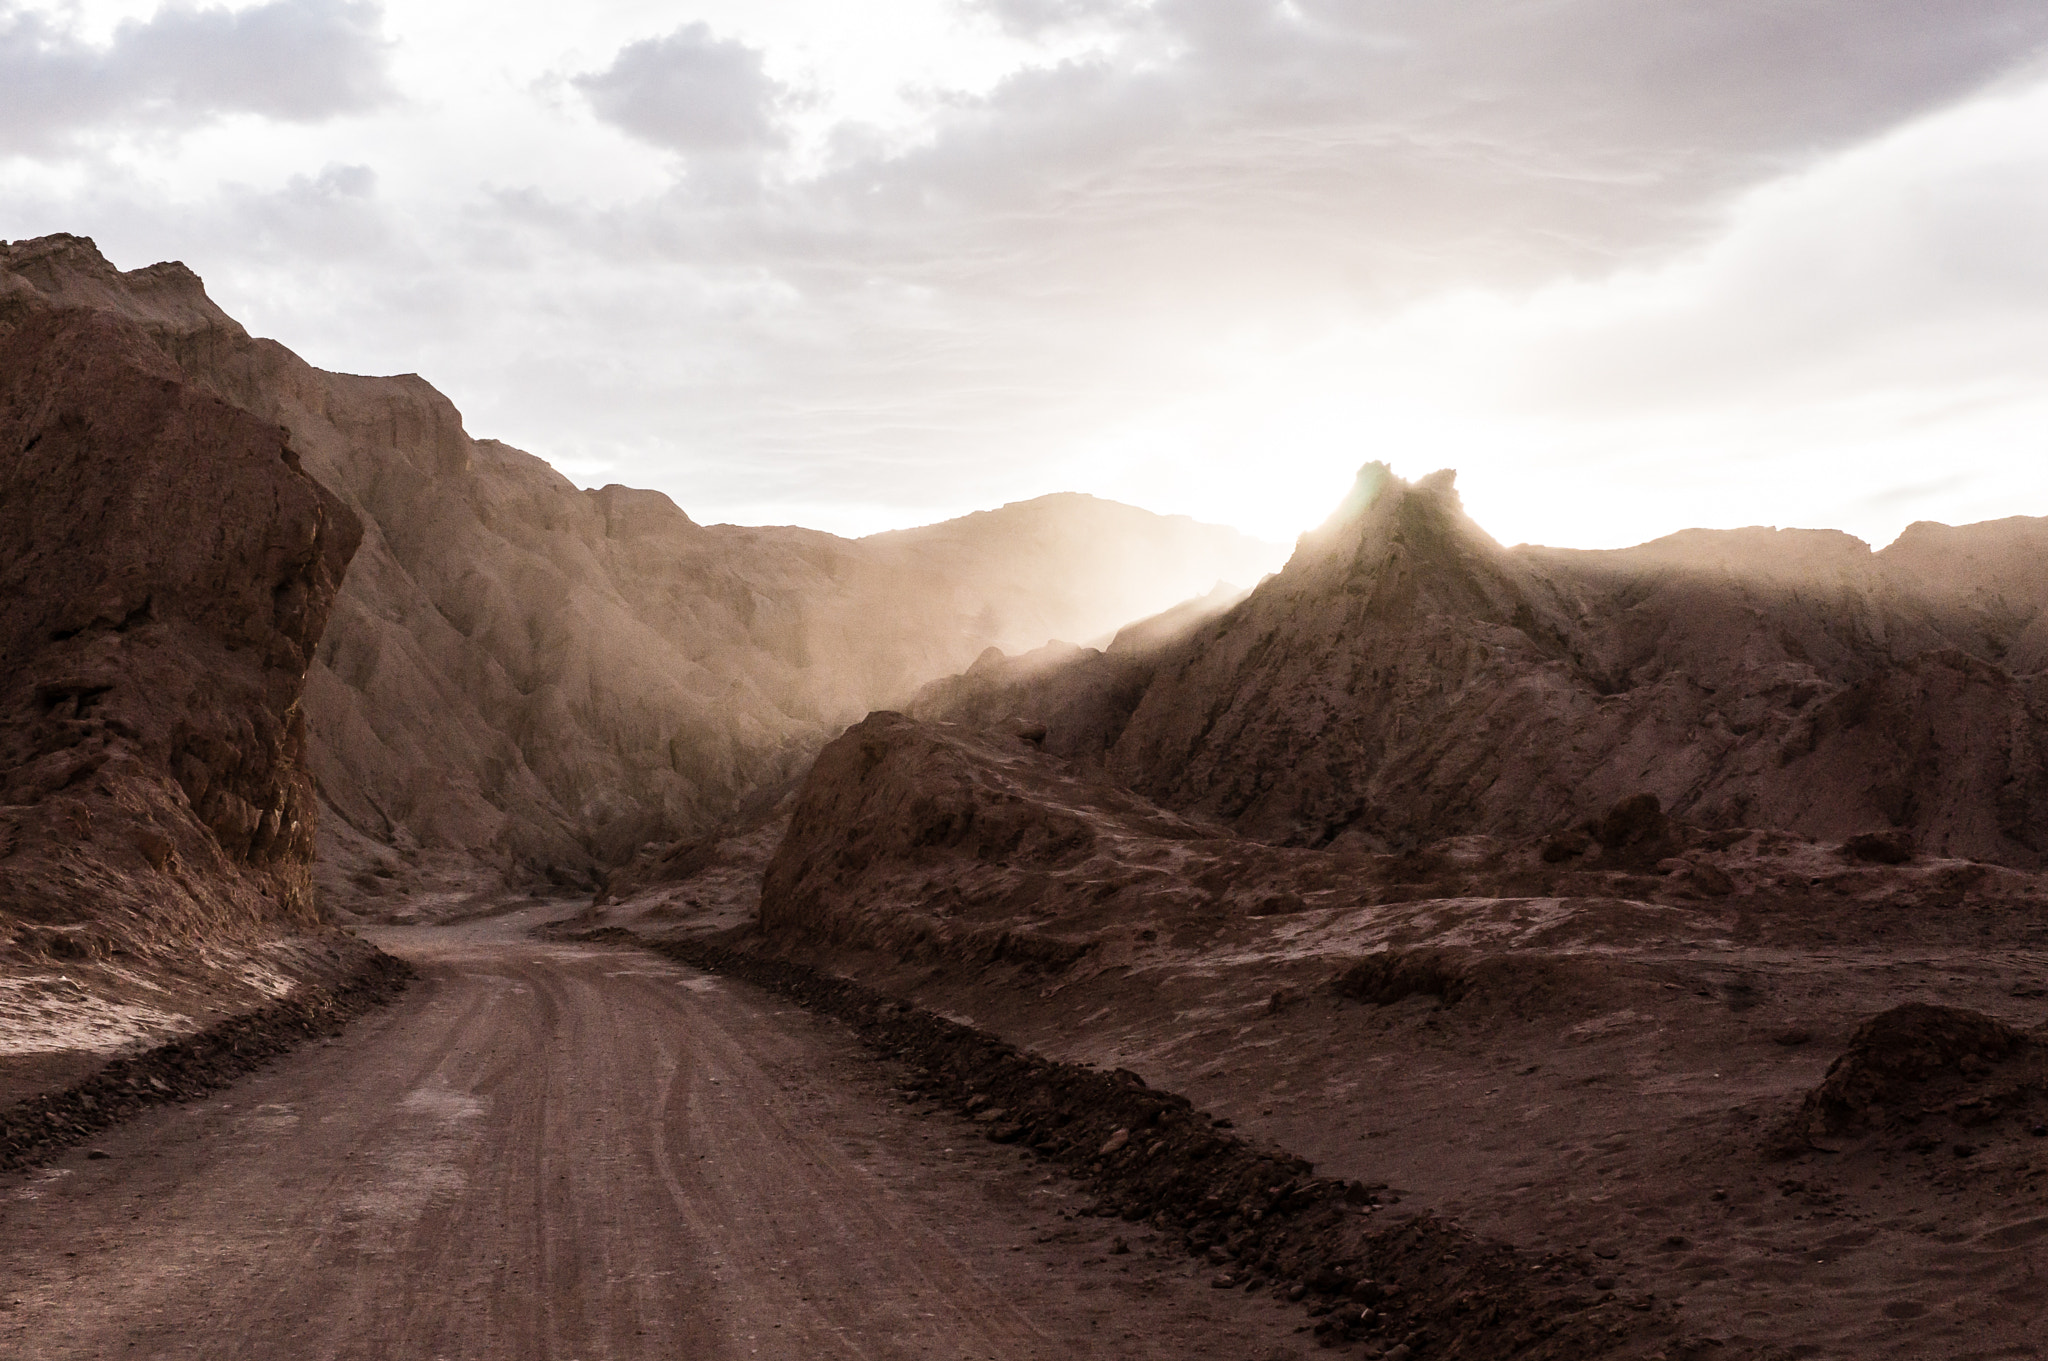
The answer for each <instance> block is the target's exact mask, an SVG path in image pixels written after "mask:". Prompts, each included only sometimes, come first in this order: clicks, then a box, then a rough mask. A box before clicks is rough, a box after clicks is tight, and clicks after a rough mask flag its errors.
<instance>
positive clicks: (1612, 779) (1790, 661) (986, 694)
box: [914, 465, 2048, 868]
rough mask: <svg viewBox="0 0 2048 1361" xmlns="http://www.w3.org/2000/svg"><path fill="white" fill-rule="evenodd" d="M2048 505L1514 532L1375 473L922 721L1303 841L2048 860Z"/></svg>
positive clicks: (933, 691) (978, 677)
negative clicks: (1880, 841) (1716, 839)
mask: <svg viewBox="0 0 2048 1361" xmlns="http://www.w3.org/2000/svg"><path fill="white" fill-rule="evenodd" d="M2044 583H2048V520H2036V519H2013V520H2006V521H1999V522H1996V523H1992V524H1986V525H1973V526H1966V527H1962V528H1950V527H1947V526H1938V525H1916V526H1914V527H1913V528H1912V529H1911V530H1909V531H1908V532H1907V533H1906V534H1905V535H1904V536H1902V537H1901V538H1900V540H1899V541H1898V542H1897V543H1896V544H1894V545H1892V546H1891V547H1889V548H1887V549H1885V550H1884V551H1883V552H1880V553H1872V552H1871V551H1870V550H1869V548H1868V546H1867V545H1865V544H1863V543H1862V542H1861V541H1859V540H1856V539H1853V538H1850V537H1849V536H1847V535H1844V534H1839V533H1833V532H1828V531H1796V530H1769V529H1749V530H1737V531H1728V532H1710V531H1689V532H1687V533H1684V534H1679V535H1674V536H1672V537H1671V538H1668V539H1663V540H1659V541H1657V542H1655V543H1650V544H1645V545H1642V546H1641V547H1638V548H1632V549H1626V550H1620V551H1613V552H1572V551H1562V550H1553V549H1543V548H1532V547H1521V548H1513V549H1509V548H1503V547H1502V546H1500V545H1499V544H1496V543H1495V542H1493V541H1492V540H1491V539H1490V538H1488V537H1487V536H1486V534H1485V533H1484V532H1483V531H1481V530H1480V529H1479V528H1478V527H1477V526H1476V525H1474V524H1473V523H1472V522H1471V521H1470V520H1469V519H1468V518H1467V517H1466V516H1465V515H1464V513H1463V510H1462V509H1461V507H1460V504H1459V501H1458V497H1457V494H1456V491H1455V488H1454V486H1453V483H1452V479H1451V475H1450V474H1448V473H1442V474H1437V475H1436V476H1434V477H1431V478H1427V479H1424V480H1423V481H1422V482H1420V483H1418V484H1414V485H1410V484H1408V483H1405V482H1403V481H1401V480H1399V479H1397V478H1394V477H1392V476H1391V475H1390V474H1388V472H1387V471H1386V469H1385V468H1383V467H1381V466H1379V465H1373V466H1370V467H1368V468H1367V469H1365V470H1364V472H1362V473H1361V475H1360V478H1359V483H1358V486H1357V487H1356V489H1355V490H1354V491H1353V493H1352V495H1351V497H1350V498H1349V499H1348V501H1347V502H1346V504H1345V506H1344V507H1343V508H1342V509H1340V510H1339V512H1338V513H1337V514H1336V515H1335V516H1333V517H1332V518H1331V520H1330V521H1329V522H1328V523H1327V524H1325V525H1324V526H1323V527H1322V528H1320V529H1319V530H1317V531H1315V532H1314V533H1311V534H1308V535H1305V536H1303V538H1302V541H1301V543H1300V545H1299V546H1298V547H1297V550H1296V552H1295V554H1294V557H1293V559H1292V560H1291V561H1290V562H1289V563H1288V564H1287V566H1286V567H1285V569H1284V570H1282V571H1281V572H1280V573H1278V574H1277V575H1276V576H1274V577H1273V578H1271V579H1270V580H1267V581H1266V582H1264V583H1263V584H1262V585H1260V586H1259V588H1258V589H1257V590H1255V591H1254V592H1252V593H1251V594H1250V595H1249V596H1248V597H1247V598H1245V599H1244V600H1243V601H1242V602H1240V603H1238V604H1237V605H1236V606H1234V607H1233V608H1231V609H1229V610H1227V611H1225V612H1224V613H1222V614H1220V615H1217V616H1215V617H1213V618H1211V619H1209V620H1207V621H1202V622H1196V623H1194V624H1192V625H1191V626H1188V627H1186V628H1183V629H1182V630H1181V631H1180V632H1179V633H1178V635H1172V634H1167V635H1165V636H1154V637H1152V638H1150V639H1149V640H1147V641H1146V643H1145V645H1144V646H1142V647H1137V648H1126V649H1117V648H1111V649H1110V650H1109V651H1108V652H1106V653H1094V652H1088V651H1083V652H1079V653H1076V654H1074V655H1073V656H1071V657H1069V658H1067V659H1065V660H1064V661H1059V660H1055V659H1048V658H1046V657H1043V656H1040V657H1033V658H1017V659H1008V658H1004V659H996V658H985V659H983V661H982V662H981V663H979V664H978V666H977V668H976V669H975V670H974V671H972V672H970V673H969V674H968V675H967V676H966V677H963V678H961V679H958V680H954V681H949V682H944V683H941V684H939V685H936V686H934V687H931V688H930V689H928V690H927V691H926V692H925V693H924V694H923V695H922V696H921V697H920V699H919V701H918V702H917V704H916V705H915V706H914V711H915V712H917V713H919V714H921V715H923V716H926V717H932V718H952V719H961V720H965V721H969V722H972V723H978V724H982V725H988V724H991V723H995V722H997V721H1000V720H1003V719H1014V720H1020V721H1025V722H1033V721H1035V722H1042V723H1044V724H1046V726H1047V728H1048V736H1047V738H1046V744H1047V747H1048V749H1049V750H1052V751H1054V752H1056V753H1059V754H1061V755H1065V756H1069V757H1074V758H1078V759H1081V760H1083V761H1086V762H1089V763H1092V764H1095V765H1099V766H1100V767H1102V768H1103V769H1104V770H1105V771H1107V772H1108V773H1109V774H1110V775H1111V776H1113V777H1115V778H1116V779H1118V780H1120V781H1122V782H1123V783H1125V784H1126V785H1128V786H1129V787H1130V788H1131V789H1133V790H1135V791H1137V792H1138V793H1140V794H1142V795H1144V796H1146V797H1148V798H1151V799H1154V800H1156V801H1158V802H1159V803H1161V804H1162V805H1163V806H1166V807H1169V808H1173V809H1178V810H1181V811H1184V812H1192V813H1196V814H1201V815H1205V816H1208V817H1212V818H1215V819H1217V820H1219V821H1220V822H1222V823H1224V824H1227V825H1229V826H1230V827H1232V828H1234V829H1235V830H1237V831H1239V832H1242V833H1244V834H1247V835H1250V836H1253V837H1256V838H1259V839H1262V840H1266V841H1270V842H1274V843H1278V844H1284V845H1303V846H1324V845H1331V844H1333V843H1334V844H1346V845H1353V846H1356V847H1358V848H1360V849H1363V850H1369V851H1387V850H1398V849H1401V848H1404V847H1412V846H1415V845H1419V844H1424V843H1427V842H1430V841H1434V840H1438V839H1441V838H1443V837H1448V836H1454V835H1460V834H1474V833H1484V834H1492V835H1504V836H1521V835H1529V834H1534V833H1541V832H1550V831H1555V830H1559V829H1563V828H1567V827H1569V826H1571V825H1572V824H1576V823H1584V822H1587V821H1589V820H1591V819H1594V818H1597V817H1598V816H1600V815H1601V814H1602V813H1603V811H1604V810H1606V809H1608V808H1610V807H1611V806H1613V805H1614V804H1615V803H1617V802H1618V801H1620V800H1622V799H1624V798H1627V797H1629V796H1631V795H1636V794H1649V795H1653V796H1655V797H1656V798H1657V799H1658V800H1659V801H1660V803H1661V805H1662V807H1663V808H1664V809H1665V810H1667V811H1669V812H1671V813H1673V814H1675V815H1677V816H1679V817H1681V818H1684V819H1686V820H1688V821H1690V822H1693V823H1695V824H1697V825H1700V826H1705V827H1709V828H1726V827H1740V826H1753V827H1757V826H1760V827H1773V828H1779V829H1783V830H1787V831H1791V832H1794V833H1797V834H1799V835H1803V836H1808V837H1813V838H1820V839H1834V840H1841V839H1844V838H1847V837H1850V836H1854V835H1857V834H1861V833H1867V832H1872V831H1876V830H1896V831H1899V832H1901V833H1903V834H1904V835H1905V836H1906V837H1907V839H1909V840H1910V841H1911V842H1912V843H1914V844H1917V845H1919V846H1922V847H1924V848H1925V849H1927V850H1928V851H1930V852H1932V853H1936V854H1941V855H1951V856H1959V857H1967V858H1972V859H1978V860H1985V861H1992V862H1997V863H2002V864H2008V865H2013V866H2016V867H2022V868H2040V867H2042V866H2043V865H2044V864H2048V652H2044V650H2043V643H2044V639H2048V612H2044V607H2048V585H2044Z"/></svg>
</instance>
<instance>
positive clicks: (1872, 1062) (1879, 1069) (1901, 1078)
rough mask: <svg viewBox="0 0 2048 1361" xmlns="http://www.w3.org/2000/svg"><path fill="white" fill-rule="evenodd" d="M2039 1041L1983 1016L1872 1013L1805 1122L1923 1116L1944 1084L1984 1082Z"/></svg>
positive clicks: (1829, 1127) (1935, 1010) (1859, 1122)
mask: <svg viewBox="0 0 2048 1361" xmlns="http://www.w3.org/2000/svg"><path fill="white" fill-rule="evenodd" d="M2039 1057H2041V1045H2040V1043H2039V1042H2038V1041H2037V1040H2035V1039H2033V1038H2031V1037H2030V1036H2028V1035H2026V1034H2025V1033H2023V1032H2021V1031H2018V1030H2015V1029H2013V1028H2012V1027H2011V1026H2009V1025H2006V1024H2005V1023H2004V1022H2002V1021H1999V1020H1996V1019H1994V1018H1993V1017H1990V1016H1986V1015H1984V1014H1983V1013H1982V1012H1977V1011H1967V1010H1964V1009H1963V1008H1960V1007H1943V1006H1933V1005H1930V1004H1928V1003H1925V1002H1910V1003H1907V1004H1906V1005H1904V1006H1899V1007H1893V1008H1892V1009H1891V1010H1890V1011H1886V1012H1883V1013H1881V1014H1879V1015H1877V1016H1873V1017H1872V1018H1871V1019H1870V1020H1869V1021H1866V1022H1865V1023H1864V1024H1863V1026H1862V1027H1861V1028H1859V1029H1858V1030H1857V1032H1856V1034H1855V1035H1854V1037H1853V1038H1851V1040H1850V1041H1849V1048H1848V1049H1847V1050H1846V1051H1845V1052H1844V1053H1843V1054H1842V1055H1841V1057H1839V1058H1837V1059H1836V1060H1835V1061H1834V1063H1833V1064H1831V1065H1830V1066H1829V1068H1828V1072H1827V1077H1826V1078H1825V1079H1824V1080H1823V1081H1822V1082H1821V1084H1820V1086H1818V1087H1817V1088H1815V1089H1814V1090H1813V1092H1812V1093H1811V1094H1810V1095H1809V1096H1808V1097H1807V1098H1806V1102H1805V1104H1804V1106H1803V1107H1802V1108H1801V1110H1800V1115H1799V1121H1798V1125H1799V1128H1801V1129H1802V1130H1804V1131H1807V1132H1808V1133H1811V1134H1839V1133H1842V1132H1844V1131H1847V1130H1850V1129H1853V1128H1856V1127H1858V1126H1863V1125H1869V1124H1873V1123H1876V1122H1879V1121H1881V1120H1883V1119H1885V1118H1887V1117H1898V1116H1906V1117H1909V1118H1918V1117H1919V1115H1920V1114H1921V1113H1922V1111H1923V1110H1924V1108H1925V1107H1926V1106H1927V1104H1928V1102H1929V1100H1930V1098H1931V1096H1932V1094H1933V1091H1932V1089H1933V1088H1934V1086H1935V1085H1936V1084H1937V1080H1943V1079H1958V1080H1960V1079H1968V1078H1981V1077H1983V1076H1984V1075H1986V1074H1988V1073H1990V1072H1991V1071H1992V1070H1993V1069H1994V1068H1995V1067H1997V1066H1999V1065H2002V1064H2005V1063H2006V1062H2007V1061H2008V1060H2013V1059H2018V1058H2035V1059H2038V1058H2039Z"/></svg>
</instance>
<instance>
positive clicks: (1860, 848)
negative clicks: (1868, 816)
mask: <svg viewBox="0 0 2048 1361" xmlns="http://www.w3.org/2000/svg"><path fill="white" fill-rule="evenodd" d="M1913 849H1914V848H1913V834H1912V833H1911V832H1909V831H1907V830H1906V829H1904V828H1903V827H1893V828H1890V829H1888V830H1886V831H1882V832H1864V833H1862V834H1861V835H1859V836H1852V837H1850V838H1849V839H1848V840H1847V841H1845V842H1843V843H1842V854H1843V855H1845V856H1847V857H1848V858H1849V859H1851V860H1862V861H1865V862H1866V863H1869V864H1872V865H1903V864H1905V863H1906V862H1907V861H1909V860H1911V859H1912V858H1913Z"/></svg>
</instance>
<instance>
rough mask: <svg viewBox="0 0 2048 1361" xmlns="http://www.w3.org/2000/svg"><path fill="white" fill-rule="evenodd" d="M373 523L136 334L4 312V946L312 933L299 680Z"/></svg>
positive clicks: (122, 326)
mask: <svg viewBox="0 0 2048 1361" xmlns="http://www.w3.org/2000/svg"><path fill="white" fill-rule="evenodd" d="M360 532H361V531H360V526H359V525H358V522H357V520H356V517H355V515H354V514H353V513H352V512H351V511H350V510H349V509H348V508H347V507H346V506H345V505H343V504H342V503H341V502H340V501H339V500H337V499H336V498H335V497H334V496H333V495H331V494H330V493H329V492H328V491H327V490H326V489H325V488H323V487H322V486H321V485H320V484H319V483H318V482H317V481H315V480H314V479H313V478H312V477H310V476H308V475H307V473H306V472H305V470H304V468H303V467H302V465H301V461H300V457H299V453H298V451H297V450H296V449H295V448H294V447H293V445H292V443H291V441H290V440H289V438H288V437H287V435H286V432H285V431H283V430H282V429H280V428H279V427H278V426H277V425H275V424H273V423H271V422H268V421H264V420H261V419H259V418H257V417H255V416H252V415H250V414H249V413H248V412H247V411H244V410H242V409H240V408H239V407H236V406H234V405H231V404H230V403H227V402H224V401H222V400H220V399H219V398H218V397H215V396H213V395H210V394H208V393H206V392H203V391H201V390H199V389H198V388H196V387H195V386H194V385H193V384H191V383H189V382H188V381H186V379H185V377H184V375H183V374H182V373H181V372H180V371H179V369H178V368H177V366H176V365H174V364H173V363H171V361H170V360H169V359H168V358H167V357H166V356H165V355H164V354H163V353H162V352H161V351H160V350H159V349H158V348H157V347H156V346H155V345H154V344H153V343H151V341H150V339H149V338H148V337H147V336H146V335H145V334H144V333H143V331H142V330H141V328H140V327H138V326H137V325H136V324H135V323H133V322H132V321H128V320H125V319H122V318H119V317H116V316H113V315H110V314H109V313H106V312H104V311H95V310H85V309H77V308H37V309H35V310H33V311H26V312H24V311H21V310H15V311H12V312H11V313H0V782H4V787H0V931H4V934H0V945H4V946H5V948H7V949H9V950H11V951H13V952H14V953H15V954H16V955H17V956H24V957H30V958H48V957H54V958H56V959H58V960H64V959H72V960H87V959H106V958H108V957H109V956H113V955H118V956H121V957H123V958H126V959H128V960H129V961H130V963H131V965H132V964H133V963H134V962H136V961H137V960H138V959H146V958H148V957H150V956H152V955H161V956H163V957H165V958H174V957H182V956H185V955H186V954H188V953H189V952H190V951H192V950H195V949H200V948H202V947H205V946H215V947H223V948H224V947H227V946H229V945H231V944H234V943H236V942H241V943H244V944H246V943H249V942H252V941H257V940H261V939H263V938H265V937H268V936H271V935H274V934H276V933H277V932H279V931H280V930H284V929H290V928H305V927H309V926H311V925H313V924H314V923H315V921H316V919H317V914H316V910H315V904H314V901H313V894H312V880H311V872H312V862H313V851H314V825H315V799H314V792H313V782H312V779H311V777H310V775H309V773H308V771H307V768H306V761H305V756H306V748H307V743H308V735H307V725H306V717H305V711H304V708H303V707H302V704H301V687H302V685H303V683H304V680H305V676H306V673H307V669H308V668H309V666H311V664H312V661H313V655H314V650H315V647H316V645H317V644H318V642H319V639H320V635H321V631H322V629H323V627H324V626H325V624H326V621H327V617H328V613H329V609H330V607H331V605H332V603H333V601H334V597H335V593H336V591H337V589H338V587H339V586H340V583H341V580H342V574H343V571H344V569H345V568H346V567H347V565H348V561H349V556H350V554H351V553H352V552H353V551H354V550H355V547H356V544H357V540H358V538H359V536H360Z"/></svg>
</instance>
